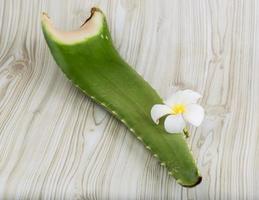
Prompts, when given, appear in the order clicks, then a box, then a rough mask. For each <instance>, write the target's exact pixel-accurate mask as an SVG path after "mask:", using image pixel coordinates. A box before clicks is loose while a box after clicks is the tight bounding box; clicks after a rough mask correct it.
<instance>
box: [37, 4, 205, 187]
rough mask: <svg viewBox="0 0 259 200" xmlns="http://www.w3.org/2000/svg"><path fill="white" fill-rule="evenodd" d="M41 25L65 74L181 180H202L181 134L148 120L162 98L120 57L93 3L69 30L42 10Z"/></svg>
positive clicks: (187, 183) (190, 183) (185, 182)
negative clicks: (56, 24)
mask: <svg viewBox="0 0 259 200" xmlns="http://www.w3.org/2000/svg"><path fill="white" fill-rule="evenodd" d="M42 30H43V33H44V36H45V39H46V41H47V43H48V46H49V49H50V51H51V53H52V55H53V57H54V59H55V61H56V62H57V64H58V66H59V67H60V68H61V70H62V71H63V72H64V73H65V74H66V76H67V77H68V79H70V80H71V81H72V82H73V83H74V84H75V85H76V86H77V87H78V88H80V89H81V90H82V91H83V92H84V93H85V94H86V95H87V96H89V97H90V98H91V99H92V100H93V101H95V102H97V103H99V104H101V105H102V106H103V107H104V108H105V109H106V110H108V111H109V112H110V113H111V114H113V115H114V116H115V117H116V118H117V119H119V120H120V121H121V122H122V123H124V124H125V125H126V126H127V127H128V128H129V130H130V131H131V132H132V133H133V134H134V135H135V136H136V137H137V138H138V139H139V140H140V141H141V142H142V143H143V144H144V145H145V147H146V148H147V149H148V150H150V152H151V153H152V154H153V155H154V156H155V157H157V158H158V159H159V160H160V162H161V165H164V166H166V168H167V169H168V174H169V175H172V176H173V177H174V178H175V179H176V180H177V182H178V183H179V184H181V185H183V186H186V187H192V186H195V185H197V184H198V183H200V182H201V176H200V175H199V173H198V170H197V167H196V164H195V162H194V160H193V157H192V154H191V152H190V151H189V148H188V145H187V143H186V141H185V137H184V134H183V133H178V134H168V133H167V132H166V131H165V130H164V127H163V125H162V124H159V125H156V124H155V123H154V122H153V121H152V119H151V117H150V110H151V107H152V106H153V105H154V104H159V103H163V101H162V99H161V98H160V97H159V95H158V94H157V92H156V91H155V90H154V89H153V88H152V87H151V86H150V85H149V84H148V83H147V82H146V81H145V80H144V79H143V78H142V77H141V76H140V75H139V74H138V73H137V72H135V71H134V70H133V68H132V67H130V66H129V65H128V64H127V63H126V62H125V61H124V60H123V59H122V58H121V57H120V55H119V54H118V52H117V51H116V49H115V48H114V45H113V42H112V39H111V36H110V33H109V30H108V25H107V22H106V18H105V16H104V14H103V12H102V11H101V10H100V9H98V8H93V9H92V11H91V16H90V17H89V18H88V19H87V20H86V22H85V23H84V24H83V25H82V26H81V27H80V29H78V30H76V31H72V32H63V31H60V30H57V29H56V28H54V26H53V25H52V23H51V21H50V19H49V17H48V16H47V15H46V14H43V15H42Z"/></svg>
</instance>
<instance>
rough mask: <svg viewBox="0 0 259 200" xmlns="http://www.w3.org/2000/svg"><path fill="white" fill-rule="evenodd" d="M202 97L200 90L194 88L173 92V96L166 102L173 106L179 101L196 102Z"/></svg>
mask: <svg viewBox="0 0 259 200" xmlns="http://www.w3.org/2000/svg"><path fill="white" fill-rule="evenodd" d="M201 97H202V96H201V94H199V93H198V92H195V91H192V90H180V91H178V92H176V93H174V94H172V96H171V97H169V98H168V99H167V100H166V101H165V104H166V105H168V106H170V107H172V106H173V105H174V104H179V103H181V104H185V105H188V104H192V103H196V102H197V101H198V99H199V98H201Z"/></svg>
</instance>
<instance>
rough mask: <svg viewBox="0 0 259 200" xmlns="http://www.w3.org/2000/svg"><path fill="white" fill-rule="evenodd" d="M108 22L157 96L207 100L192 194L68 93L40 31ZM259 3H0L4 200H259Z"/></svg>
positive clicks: (195, 147) (196, 135)
mask: <svg viewBox="0 0 259 200" xmlns="http://www.w3.org/2000/svg"><path fill="white" fill-rule="evenodd" d="M94 5H95V6H96V5H97V6H99V7H100V8H102V9H103V10H104V12H105V13H106V15H107V19H108V22H109V25H110V30H111V34H112V36H113V39H114V42H115V45H116V47H117V48H118V50H119V52H120V53H121V55H122V56H123V57H124V58H125V59H126V60H127V61H128V62H129V63H130V64H131V65H132V66H134V68H135V69H136V70H137V71H138V72H139V73H140V74H141V75H142V76H143V77H144V78H145V79H146V80H147V81H148V82H149V83H150V84H151V85H152V86H153V87H154V88H155V89H156V90H157V91H158V92H159V94H161V96H162V97H163V98H165V97H167V96H168V95H169V94H170V93H171V92H172V91H174V90H176V89H181V88H190V89H194V90H197V91H199V92H201V93H202V94H203V96H204V97H203V99H202V100H201V102H200V103H201V104H202V105H203V106H204V107H205V109H206V118H205V121H204V123H203V125H202V126H201V127H199V128H197V129H194V128H192V129H191V132H192V134H191V137H190V138H189V139H188V143H189V144H190V146H191V149H192V151H193V153H194V156H195V158H196V160H197V163H198V166H199V168H200V171H201V173H202V175H203V182H202V183H201V184H200V185H199V186H197V187H195V188H191V189H186V188H183V187H181V186H179V185H178V184H176V182H175V181H174V179H172V178H170V177H169V176H168V175H167V172H166V170H165V168H163V167H161V166H160V165H159V163H158V162H157V160H156V159H154V158H153V157H152V156H151V154H150V153H149V152H148V151H147V150H146V149H145V148H143V146H142V144H141V143H139V142H138V141H137V140H136V139H135V138H134V137H133V136H132V135H131V133H130V132H129V131H128V130H127V129H126V128H125V127H124V126H123V125H122V124H120V123H119V122H118V121H116V120H115V119H114V118H113V117H111V116H110V115H109V114H108V113H107V112H105V111H104V110H103V109H102V108H100V107H99V106H97V105H96V104H94V103H93V102H91V101H90V100H89V99H88V98H87V97H85V96H84V95H83V94H82V93H81V92H80V91H78V90H77V89H76V88H75V87H73V86H72V85H71V84H70V82H69V81H68V80H67V79H66V78H65V77H64V75H63V74H62V73H61V71H60V70H59V69H58V67H57V66H56V64H55V63H54V61H53V59H52V57H51V55H50V52H49V50H48V48H47V46H46V43H45V41H44V38H43V35H42V32H41V29H40V13H41V12H42V11H46V12H48V13H49V16H50V17H51V18H52V20H53V21H54V22H55V24H56V25H57V26H58V27H60V28H62V29H65V30H71V29H73V28H77V27H79V26H80V24H81V23H82V22H84V20H85V19H86V17H87V16H89V11H90V8H91V7H92V6H94ZM258 102H259V1H257V0H195V1H193V0H106V1H105V0H93V1H89V0H55V1H54V0H45V1H43V0H41V1H40V0H38V1H37V0H0V199H89V200H92V199H112V200H116V199H177V200H178V199H191V200H194V199H197V200H203V199H210V200H212V199H259V181H258V180H259V138H258V134H259V126H258V123H259V114H258V113H259V106H258Z"/></svg>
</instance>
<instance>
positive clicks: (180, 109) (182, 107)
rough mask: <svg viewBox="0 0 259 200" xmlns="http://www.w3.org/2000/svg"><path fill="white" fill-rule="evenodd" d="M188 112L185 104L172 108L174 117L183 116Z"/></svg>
mask: <svg viewBox="0 0 259 200" xmlns="http://www.w3.org/2000/svg"><path fill="white" fill-rule="evenodd" d="M185 110H186V108H185V105H184V104H181V103H179V104H175V105H174V106H173V107H172V114H173V115H178V114H182V113H184V112H185Z"/></svg>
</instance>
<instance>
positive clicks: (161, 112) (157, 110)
mask: <svg viewBox="0 0 259 200" xmlns="http://www.w3.org/2000/svg"><path fill="white" fill-rule="evenodd" d="M171 112H172V110H171V109H170V108H169V107H168V106H167V105H163V104H156V105H154V106H153V107H152V108H151V118H152V120H153V121H154V122H155V123H156V124H158V123H159V119H160V118H161V117H163V116H165V115H167V114H170V113H171Z"/></svg>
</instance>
